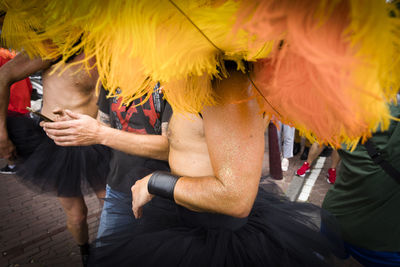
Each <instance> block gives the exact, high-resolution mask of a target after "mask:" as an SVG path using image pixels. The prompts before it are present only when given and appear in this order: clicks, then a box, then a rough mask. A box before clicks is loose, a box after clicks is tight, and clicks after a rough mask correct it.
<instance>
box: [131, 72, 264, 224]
mask: <svg viewBox="0 0 400 267" xmlns="http://www.w3.org/2000/svg"><path fill="white" fill-rule="evenodd" d="M249 84H250V82H249V81H248V80H247V78H246V76H245V75H244V74H240V73H237V72H236V73H233V74H231V76H230V78H229V79H228V80H223V81H221V82H220V83H219V84H218V85H217V86H216V87H217V88H216V92H217V93H218V95H219V96H220V97H221V98H220V99H221V104H220V105H218V106H214V107H207V108H205V109H204V111H203V112H202V115H203V121H204V130H205V137H206V142H207V146H208V151H209V155H210V160H211V164H212V167H213V170H214V174H215V175H214V176H209V177H181V178H180V179H179V180H178V181H177V183H176V185H175V189H174V199H175V202H176V203H177V204H179V205H182V206H185V207H187V208H189V209H191V210H195V211H208V212H217V213H223V214H227V215H231V216H235V217H246V216H247V215H248V214H249V212H250V211H251V208H252V206H253V203H254V199H255V197H256V195H257V191H258V184H259V180H260V176H261V168H262V160H263V154H264V130H265V122H264V121H263V118H262V114H261V112H260V108H259V106H258V103H257V101H256V100H255V99H254V98H253V99H251V100H249V98H250V92H248V90H247V88H248V86H249ZM243 99H247V100H246V101H240V100H243ZM150 176H151V175H149V176H146V177H145V178H143V179H142V180H139V181H137V182H136V184H135V185H134V186H133V187H132V197H133V201H132V209H133V211H134V214H135V216H136V217H140V216H141V207H142V206H143V205H144V204H146V203H147V201H149V200H150V199H151V197H152V196H151V195H150V194H149V193H148V191H147V184H148V180H149V178H150Z"/></svg>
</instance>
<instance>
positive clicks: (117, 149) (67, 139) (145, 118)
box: [42, 85, 172, 238]
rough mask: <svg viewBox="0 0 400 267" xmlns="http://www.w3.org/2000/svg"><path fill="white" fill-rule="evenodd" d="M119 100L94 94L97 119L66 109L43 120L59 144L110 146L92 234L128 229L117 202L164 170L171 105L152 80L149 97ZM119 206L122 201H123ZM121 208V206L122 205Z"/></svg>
mask: <svg viewBox="0 0 400 267" xmlns="http://www.w3.org/2000/svg"><path fill="white" fill-rule="evenodd" d="M143 100H144V99H136V100H134V101H132V103H130V104H129V105H124V104H123V105H121V99H120V98H118V96H115V97H112V98H107V93H106V91H105V89H104V88H102V89H101V91H100V95H99V101H98V105H99V113H98V121H95V120H94V119H93V118H92V117H90V116H88V115H82V114H78V113H75V112H72V111H69V110H67V111H65V114H66V116H65V117H64V118H63V119H62V121H59V122H44V123H42V126H43V128H44V130H45V131H46V133H47V135H48V136H49V137H50V138H52V139H53V140H54V141H55V143H56V144H57V145H60V146H87V145H93V144H102V145H105V146H108V147H110V148H112V149H111V159H110V170H111V171H110V173H109V174H108V176H107V187H106V197H105V199H106V201H105V203H104V206H103V210H102V213H101V217H100V223H99V229H98V232H97V238H102V237H103V236H107V235H110V234H113V233H114V232H116V231H121V229H126V228H130V227H131V226H132V224H133V223H134V218H133V216H131V214H126V213H124V212H121V211H120V209H121V206H119V205H118V202H122V203H125V205H127V204H130V203H131V202H132V194H131V190H130V189H131V187H132V185H133V184H134V183H135V181H136V180H138V179H140V178H142V177H143V176H146V175H148V174H150V173H152V172H154V171H157V170H159V171H169V166H168V163H167V161H168V152H169V146H168V138H167V128H168V121H169V119H170V117H171V114H172V110H171V107H170V106H169V105H168V103H167V102H166V101H165V99H163V96H162V92H161V89H160V88H159V86H158V85H157V86H156V88H155V89H154V92H153V94H152V96H151V97H150V98H148V99H147V100H146V101H145V102H143ZM122 207H124V205H122ZM122 211H123V209H122Z"/></svg>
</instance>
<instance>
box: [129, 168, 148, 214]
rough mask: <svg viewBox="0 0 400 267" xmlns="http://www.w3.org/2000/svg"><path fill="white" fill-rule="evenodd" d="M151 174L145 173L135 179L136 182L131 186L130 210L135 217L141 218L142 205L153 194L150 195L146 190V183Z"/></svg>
mask: <svg viewBox="0 0 400 267" xmlns="http://www.w3.org/2000/svg"><path fill="white" fill-rule="evenodd" d="M151 175H152V174H149V175H147V176H146V177H144V178H143V179H140V180H138V181H136V183H135V184H134V185H133V186H132V188H131V191H132V211H133V214H134V215H135V218H136V219H138V218H141V217H142V213H143V206H144V205H145V204H146V203H147V202H149V201H150V200H151V199H152V198H153V195H150V193H149V191H148V190H147V183H148V182H149V179H150V177H151Z"/></svg>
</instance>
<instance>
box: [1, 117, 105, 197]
mask: <svg viewBox="0 0 400 267" xmlns="http://www.w3.org/2000/svg"><path fill="white" fill-rule="evenodd" d="M7 129H8V135H9V137H10V139H11V141H12V142H13V143H14V145H15V146H16V150H17V156H18V159H17V167H18V168H17V176H18V178H19V179H20V181H21V182H22V183H24V184H25V185H27V186H28V187H29V188H30V189H33V190H34V191H37V192H39V193H49V194H52V195H56V196H59V197H77V196H82V194H86V193H89V192H90V190H89V188H92V189H93V190H94V191H95V192H99V191H102V190H105V186H106V177H107V174H108V171H109V160H110V151H109V148H107V147H105V146H102V145H93V146H75V147H62V146H57V145H56V144H55V143H54V142H53V140H51V139H50V138H49V137H47V135H46V133H45V132H44V131H43V129H42V127H40V125H39V120H38V119H32V118H30V117H28V116H9V117H7Z"/></svg>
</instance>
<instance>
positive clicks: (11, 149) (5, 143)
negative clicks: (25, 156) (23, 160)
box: [0, 136, 16, 160]
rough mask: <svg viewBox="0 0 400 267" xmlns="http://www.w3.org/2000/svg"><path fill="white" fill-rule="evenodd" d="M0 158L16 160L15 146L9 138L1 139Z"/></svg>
mask: <svg viewBox="0 0 400 267" xmlns="http://www.w3.org/2000/svg"><path fill="white" fill-rule="evenodd" d="M0 158H3V159H9V160H13V159H15V158H16V150H15V146H14V144H13V143H12V142H11V140H10V139H9V138H8V136H6V137H0Z"/></svg>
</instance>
